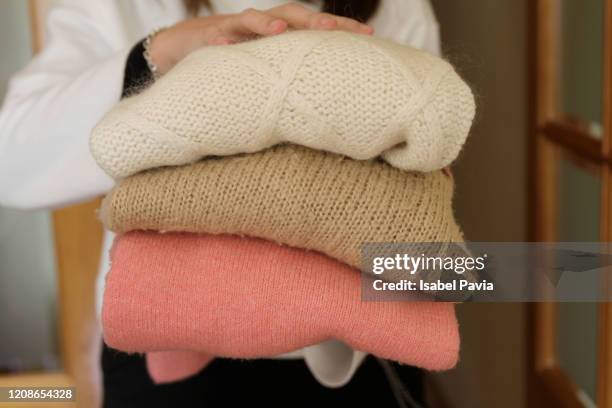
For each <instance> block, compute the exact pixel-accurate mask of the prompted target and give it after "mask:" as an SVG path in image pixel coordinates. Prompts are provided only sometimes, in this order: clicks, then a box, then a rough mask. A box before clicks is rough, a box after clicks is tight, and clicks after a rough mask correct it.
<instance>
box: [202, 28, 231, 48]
mask: <svg viewBox="0 0 612 408" xmlns="http://www.w3.org/2000/svg"><path fill="white" fill-rule="evenodd" d="M202 38H203V41H204V44H206V45H227V44H231V43H232V40H231V39H230V38H229V37H228V36H226V35H225V34H223V32H222V31H221V28H219V27H218V26H217V25H213V24H209V25H207V26H206V27H205V28H204V29H203V30H202Z"/></svg>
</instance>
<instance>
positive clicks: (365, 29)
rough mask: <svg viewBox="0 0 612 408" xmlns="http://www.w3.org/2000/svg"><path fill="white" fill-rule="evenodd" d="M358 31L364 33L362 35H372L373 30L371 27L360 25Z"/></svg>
mask: <svg viewBox="0 0 612 408" xmlns="http://www.w3.org/2000/svg"><path fill="white" fill-rule="evenodd" d="M359 30H360V31H361V32H362V33H364V34H373V33H374V29H373V28H372V27H370V26H369V25H366V24H361V26H359Z"/></svg>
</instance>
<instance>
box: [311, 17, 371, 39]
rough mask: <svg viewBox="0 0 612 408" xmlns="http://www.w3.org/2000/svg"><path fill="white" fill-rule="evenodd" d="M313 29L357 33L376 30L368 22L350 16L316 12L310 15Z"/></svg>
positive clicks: (367, 32) (369, 32)
mask: <svg viewBox="0 0 612 408" xmlns="http://www.w3.org/2000/svg"><path fill="white" fill-rule="evenodd" d="M309 24H310V25H309V27H308V28H310V29H311V30H342V31H349V32H353V33H357V34H371V33H373V32H374V30H373V29H372V28H371V27H370V26H368V25H367V24H362V23H360V22H359V21H357V20H353V19H352V18H348V17H341V16H336V15H333V14H329V13H315V14H314V15H312V16H311V17H310V23H309Z"/></svg>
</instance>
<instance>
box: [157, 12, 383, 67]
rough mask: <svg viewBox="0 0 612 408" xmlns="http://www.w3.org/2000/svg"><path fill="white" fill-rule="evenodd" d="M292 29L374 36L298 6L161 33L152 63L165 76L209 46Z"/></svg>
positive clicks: (200, 20) (200, 21)
mask: <svg viewBox="0 0 612 408" xmlns="http://www.w3.org/2000/svg"><path fill="white" fill-rule="evenodd" d="M288 28H295V29H308V30H343V31H350V32H354V33H359V34H366V35H370V34H372V33H373V32H374V30H373V29H372V27H370V26H368V25H366V24H362V23H360V22H358V21H356V20H353V19H350V18H346V17H339V16H335V15H333V14H328V13H321V12H316V11H312V10H310V9H308V8H306V7H304V6H301V5H299V4H296V3H288V4H284V5H282V6H279V7H274V8H271V9H269V10H263V11H259V10H255V9H247V10H244V11H243V12H242V13H238V14H225V15H217V16H208V17H196V18H192V19H189V20H186V21H183V22H181V23H178V24H176V25H174V26H172V27H169V28H167V29H165V30H163V31H161V32H159V33H158V34H157V35H155V37H154V38H153V40H152V41H151V48H150V53H151V59H152V60H153V62H154V63H155V64H156V65H157V69H158V72H159V73H160V74H164V73H166V72H168V71H169V70H170V69H171V68H172V67H173V66H174V65H176V64H177V63H178V62H179V61H181V60H182V59H183V58H184V57H185V56H187V54H189V53H190V52H192V51H194V50H195V49H197V48H200V47H203V46H205V45H224V44H232V43H235V42H240V41H244V40H247V39H252V38H254V37H265V36H271V35H276V34H280V33H282V32H284V31H286V30H287V29H288Z"/></svg>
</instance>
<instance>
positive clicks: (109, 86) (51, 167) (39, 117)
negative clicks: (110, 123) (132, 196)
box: [0, 0, 129, 208]
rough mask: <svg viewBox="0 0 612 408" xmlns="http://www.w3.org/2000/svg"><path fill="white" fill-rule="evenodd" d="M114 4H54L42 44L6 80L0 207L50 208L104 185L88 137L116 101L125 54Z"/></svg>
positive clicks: (73, 0) (0, 127)
mask: <svg viewBox="0 0 612 408" xmlns="http://www.w3.org/2000/svg"><path fill="white" fill-rule="evenodd" d="M117 14H118V9H117V4H116V2H115V1H108V0H106V1H96V2H90V1H87V2H84V1H81V0H70V1H69V0H63V1H56V2H55V4H54V5H52V8H51V10H50V13H49V15H48V19H47V26H46V46H45V48H44V49H43V50H42V52H41V53H40V54H39V55H38V56H37V57H35V58H34V59H33V60H32V61H31V62H30V63H29V64H28V65H27V66H26V67H25V68H24V69H23V70H22V71H20V72H19V73H17V74H16V75H15V76H14V77H13V78H12V79H11V81H10V84H9V90H8V93H7V96H6V99H5V101H4V105H3V107H2V110H1V111H0V204H1V205H5V206H11V207H19V208H40V207H57V206H61V205H65V204H69V203H73V202H76V201H80V200H84V199H87V198H90V197H93V196H95V195H98V194H101V193H103V192H105V191H107V190H108V189H109V188H111V187H112V185H113V182H112V180H111V179H110V178H109V177H108V176H107V175H106V174H105V173H104V172H103V171H102V170H101V169H99V168H98V166H97V165H96V163H95V161H94V160H93V158H92V157H91V154H90V152H89V143H88V141H89V133H90V131H91V129H92V128H93V127H94V125H95V124H96V123H97V121H98V120H99V119H100V118H101V117H102V115H103V114H104V113H105V112H106V111H107V110H109V109H110V108H111V107H112V106H113V105H114V104H115V103H117V101H118V100H119V98H120V96H121V91H122V86H123V71H124V68H125V62H126V59H127V55H128V53H129V47H128V46H127V41H126V40H124V39H123V35H124V34H123V32H122V30H121V27H119V26H118V24H120V22H121V19H120V17H119V16H118V15H117Z"/></svg>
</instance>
